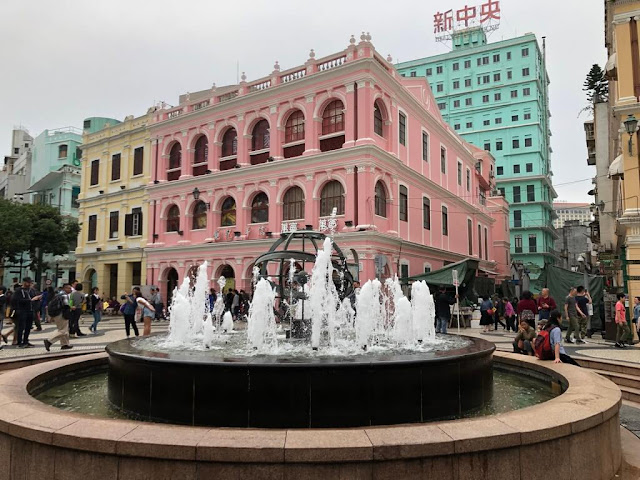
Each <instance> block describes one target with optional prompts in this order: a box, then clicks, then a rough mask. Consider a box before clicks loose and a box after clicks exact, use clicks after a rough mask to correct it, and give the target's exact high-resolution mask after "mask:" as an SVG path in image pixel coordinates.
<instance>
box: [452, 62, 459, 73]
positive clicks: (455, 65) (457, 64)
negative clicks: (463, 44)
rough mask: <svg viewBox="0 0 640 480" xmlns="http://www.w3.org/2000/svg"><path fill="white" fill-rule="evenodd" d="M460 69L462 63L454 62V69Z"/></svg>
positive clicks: (455, 70)
mask: <svg viewBox="0 0 640 480" xmlns="http://www.w3.org/2000/svg"><path fill="white" fill-rule="evenodd" d="M458 70H460V64H459V63H458V62H456V63H454V64H453V71H454V72H457V71H458Z"/></svg>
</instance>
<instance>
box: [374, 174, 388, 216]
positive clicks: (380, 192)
mask: <svg viewBox="0 0 640 480" xmlns="http://www.w3.org/2000/svg"><path fill="white" fill-rule="evenodd" d="M375 207H376V215H379V216H381V217H385V218H387V191H386V190H385V188H384V185H383V184H382V182H380V181H378V182H377V183H376V188H375Z"/></svg>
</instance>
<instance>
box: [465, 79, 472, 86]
mask: <svg viewBox="0 0 640 480" xmlns="http://www.w3.org/2000/svg"><path fill="white" fill-rule="evenodd" d="M464 86H465V87H470V86H471V79H470V78H465V79H464Z"/></svg>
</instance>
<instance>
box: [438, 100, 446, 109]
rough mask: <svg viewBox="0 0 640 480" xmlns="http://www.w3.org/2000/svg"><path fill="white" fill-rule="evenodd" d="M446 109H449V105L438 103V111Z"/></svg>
mask: <svg viewBox="0 0 640 480" xmlns="http://www.w3.org/2000/svg"><path fill="white" fill-rule="evenodd" d="M445 108H447V104H446V103H444V102H441V103H438V109H440V110H444V109H445Z"/></svg>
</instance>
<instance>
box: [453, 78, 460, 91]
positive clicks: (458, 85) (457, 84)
mask: <svg viewBox="0 0 640 480" xmlns="http://www.w3.org/2000/svg"><path fill="white" fill-rule="evenodd" d="M458 88H460V80H454V81H453V89H454V90H457V89H458Z"/></svg>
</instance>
